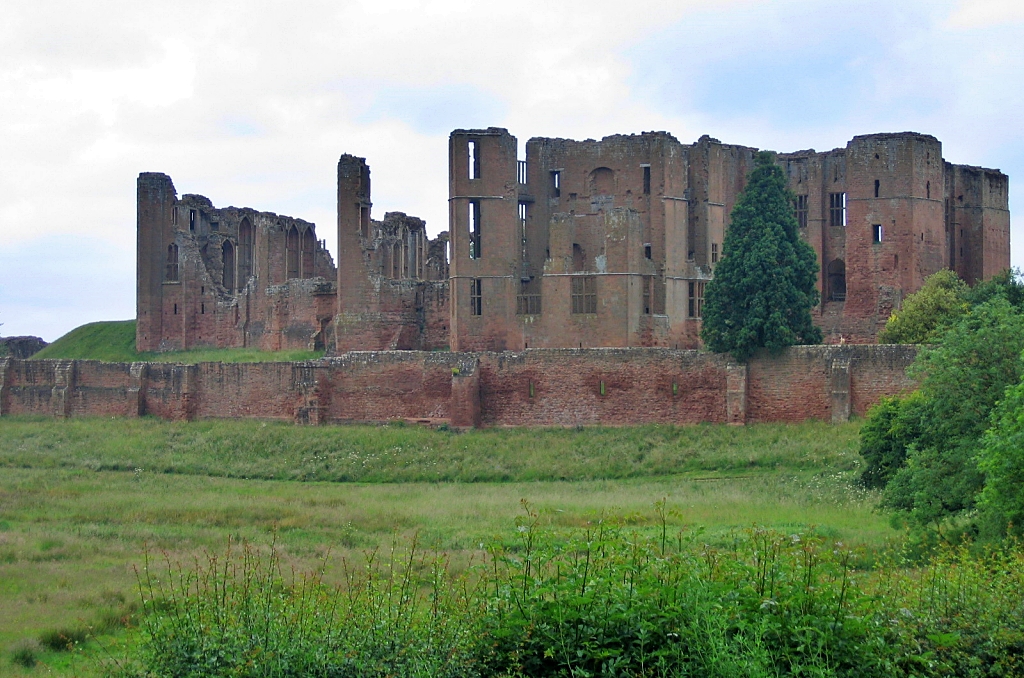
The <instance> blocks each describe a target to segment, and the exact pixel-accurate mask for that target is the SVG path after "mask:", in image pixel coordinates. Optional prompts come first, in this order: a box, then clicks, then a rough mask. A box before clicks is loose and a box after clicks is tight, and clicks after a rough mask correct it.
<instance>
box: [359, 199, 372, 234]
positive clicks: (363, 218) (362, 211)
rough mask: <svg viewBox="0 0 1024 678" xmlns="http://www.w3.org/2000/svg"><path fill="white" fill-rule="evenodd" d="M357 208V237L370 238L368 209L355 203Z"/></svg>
mask: <svg viewBox="0 0 1024 678" xmlns="http://www.w3.org/2000/svg"><path fill="white" fill-rule="evenodd" d="M356 207H357V208H359V235H361V236H363V237H364V238H369V237H370V208H369V206H367V205H363V204H360V203H356Z"/></svg>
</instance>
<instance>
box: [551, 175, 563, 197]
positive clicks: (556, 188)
mask: <svg viewBox="0 0 1024 678" xmlns="http://www.w3.org/2000/svg"><path fill="white" fill-rule="evenodd" d="M561 195H562V173H561V172H560V171H559V170H554V171H553V172H551V197H552V198H557V197H559V196H561Z"/></svg>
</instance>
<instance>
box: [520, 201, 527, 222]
mask: <svg viewBox="0 0 1024 678" xmlns="http://www.w3.org/2000/svg"><path fill="white" fill-rule="evenodd" d="M519 225H520V226H525V225H526V203H525V202H521V203H519Z"/></svg>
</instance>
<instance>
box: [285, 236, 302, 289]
mask: <svg viewBox="0 0 1024 678" xmlns="http://www.w3.org/2000/svg"><path fill="white" fill-rule="evenodd" d="M284 259H285V276H284V277H285V279H286V280H291V279H292V278H298V277H299V229H297V228H295V227H294V226H292V227H291V228H289V229H288V234H287V235H286V236H285V240H284Z"/></svg>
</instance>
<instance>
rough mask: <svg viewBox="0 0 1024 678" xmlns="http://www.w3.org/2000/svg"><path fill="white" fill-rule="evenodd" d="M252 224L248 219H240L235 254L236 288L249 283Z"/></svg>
mask: <svg viewBox="0 0 1024 678" xmlns="http://www.w3.org/2000/svg"><path fill="white" fill-rule="evenodd" d="M252 241H253V231H252V224H251V223H250V222H249V218H248V217H243V218H242V223H241V224H239V226H238V251H237V252H236V253H235V254H236V257H237V260H238V287H239V288H243V287H245V286H246V285H247V284H248V283H249V276H251V275H252V252H253V248H252Z"/></svg>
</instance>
